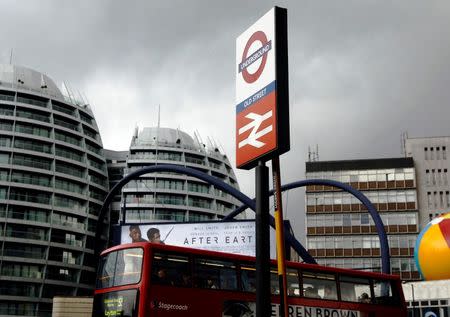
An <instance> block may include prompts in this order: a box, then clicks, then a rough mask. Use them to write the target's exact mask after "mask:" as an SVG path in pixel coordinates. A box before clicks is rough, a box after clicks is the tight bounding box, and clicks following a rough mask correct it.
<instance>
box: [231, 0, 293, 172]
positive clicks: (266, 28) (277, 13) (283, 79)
mask: <svg viewBox="0 0 450 317" xmlns="http://www.w3.org/2000/svg"><path fill="white" fill-rule="evenodd" d="M289 148H290V141H289V88H288V57H287V10H286V9H282V8H278V7H275V8H273V9H272V10H270V11H269V12H268V13H266V14H265V15H264V16H263V17H262V18H260V19H259V20H258V21H257V22H256V23H255V24H253V25H252V26H251V27H249V28H248V29H247V30H246V31H245V32H244V33H242V34H241V35H240V36H239V37H238V38H237V39H236V166H237V167H238V168H243V169H250V168H253V167H254V166H256V164H257V162H258V161H259V160H263V161H267V160H269V159H271V158H273V157H274V156H276V155H281V154H283V153H285V152H287V151H289Z"/></svg>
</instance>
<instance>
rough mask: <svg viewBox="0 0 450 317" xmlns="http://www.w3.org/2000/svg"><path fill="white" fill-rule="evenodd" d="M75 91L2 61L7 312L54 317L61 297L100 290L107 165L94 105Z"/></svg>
mask: <svg viewBox="0 0 450 317" xmlns="http://www.w3.org/2000/svg"><path fill="white" fill-rule="evenodd" d="M68 96H70V97H66V96H64V95H63V94H62V93H61V91H60V90H59V89H58V88H57V86H56V85H55V83H54V82H53V81H52V80H51V79H50V78H49V77H47V76H45V75H44V74H41V73H39V72H36V71H33V70H30V69H27V68H23V67H18V66H13V65H0V315H1V316H4V315H6V316H9V315H13V316H14V315H25V316H50V315H51V303H52V298H53V297H54V296H55V295H64V296H75V295H78V296H79V295H91V294H92V290H93V282H94V279H95V271H96V263H95V259H94V257H93V255H94V250H93V247H94V235H95V230H96V227H97V220H98V218H97V217H98V216H97V213H98V211H99V210H100V208H101V204H102V201H103V199H104V197H105V195H106V193H107V190H108V188H107V186H108V179H107V170H106V162H105V158H104V155H103V149H102V142H101V139H100V135H99V132H98V128H97V125H96V122H95V119H94V116H93V113H92V111H91V109H90V108H89V106H88V105H87V104H84V102H80V101H77V100H75V98H74V97H73V94H70V93H69V94H68ZM104 227H105V231H104V232H105V236H104V238H105V239H106V238H107V237H106V234H107V232H108V226H107V224H105V226H104Z"/></svg>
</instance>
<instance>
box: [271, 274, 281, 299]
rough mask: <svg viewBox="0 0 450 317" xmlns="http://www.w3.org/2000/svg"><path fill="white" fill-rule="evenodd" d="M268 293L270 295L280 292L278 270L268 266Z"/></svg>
mask: <svg viewBox="0 0 450 317" xmlns="http://www.w3.org/2000/svg"><path fill="white" fill-rule="evenodd" d="M270 293H271V294H272V295H279V294H280V281H279V278H278V270H277V268H276V267H271V268H270Z"/></svg>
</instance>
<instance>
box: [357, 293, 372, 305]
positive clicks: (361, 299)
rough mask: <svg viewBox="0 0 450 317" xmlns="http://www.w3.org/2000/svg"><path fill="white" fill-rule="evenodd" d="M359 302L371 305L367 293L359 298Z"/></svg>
mask: <svg viewBox="0 0 450 317" xmlns="http://www.w3.org/2000/svg"><path fill="white" fill-rule="evenodd" d="M359 301H360V302H361V303H370V297H369V294H367V293H362V294H361V296H360V297H359Z"/></svg>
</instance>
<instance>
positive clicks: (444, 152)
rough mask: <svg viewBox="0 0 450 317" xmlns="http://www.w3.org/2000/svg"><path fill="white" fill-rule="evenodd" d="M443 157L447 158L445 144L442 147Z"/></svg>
mask: <svg viewBox="0 0 450 317" xmlns="http://www.w3.org/2000/svg"><path fill="white" fill-rule="evenodd" d="M442 159H443V160H446V159H447V148H446V147H445V146H443V147H442Z"/></svg>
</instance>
